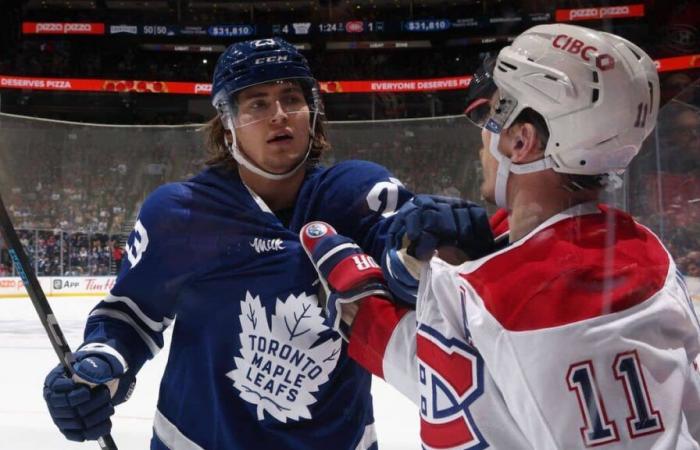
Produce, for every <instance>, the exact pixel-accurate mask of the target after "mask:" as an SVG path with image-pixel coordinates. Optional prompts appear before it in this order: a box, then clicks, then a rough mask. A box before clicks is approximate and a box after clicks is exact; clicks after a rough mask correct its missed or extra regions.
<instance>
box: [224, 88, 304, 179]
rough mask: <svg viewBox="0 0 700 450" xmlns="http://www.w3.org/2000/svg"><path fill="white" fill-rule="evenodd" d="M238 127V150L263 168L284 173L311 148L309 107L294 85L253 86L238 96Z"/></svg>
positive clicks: (300, 91)
mask: <svg viewBox="0 0 700 450" xmlns="http://www.w3.org/2000/svg"><path fill="white" fill-rule="evenodd" d="M237 105H238V106H237V118H236V122H237V124H239V125H238V126H237V127H236V136H237V138H238V145H239V148H240V149H242V150H243V152H244V153H245V154H246V155H247V156H248V158H249V159H251V160H252V161H253V162H254V163H255V164H257V165H258V166H259V167H260V168H262V169H265V170H267V171H269V172H272V173H285V172H287V171H289V170H291V169H292V168H293V167H294V166H296V165H297V164H298V163H299V161H300V160H301V159H302V158H303V157H304V155H305V154H306V151H307V150H308V146H309V139H310V137H309V123H310V121H309V119H310V115H311V113H310V111H309V106H308V104H307V102H306V99H305V97H304V93H303V91H302V89H301V87H300V86H299V85H297V84H296V83H293V82H276V83H266V84H262V85H259V86H252V87H250V88H248V89H246V90H244V91H243V92H241V93H240V94H239V95H238V98H237Z"/></svg>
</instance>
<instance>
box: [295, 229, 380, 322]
mask: <svg viewBox="0 0 700 450" xmlns="http://www.w3.org/2000/svg"><path fill="white" fill-rule="evenodd" d="M299 238H300V240H301V243H302V246H303V247H304V250H305V251H306V254H307V255H308V256H309V259H310V260H311V262H312V263H313V265H314V267H315V268H316V271H317V273H318V275H319V279H320V280H321V283H322V284H323V286H324V289H325V290H326V295H327V301H326V304H325V305H324V310H325V313H326V323H327V325H328V326H330V327H332V328H333V329H335V330H340V319H341V312H342V311H341V310H340V308H341V305H342V304H345V303H351V302H354V301H357V300H361V299H362V298H365V297H368V296H371V295H378V296H382V297H385V298H391V295H390V294H389V291H388V289H387V287H386V284H385V282H384V276H383V274H382V270H381V268H380V267H379V266H378V265H377V263H376V262H375V261H374V259H373V258H372V257H371V256H369V255H367V254H365V253H363V252H362V249H360V247H358V246H357V244H355V243H354V242H353V241H352V240H351V239H349V238H347V237H345V236H341V235H338V234H337V233H336V231H335V230H334V229H333V227H331V226H330V225H328V224H326V223H324V222H311V223H308V224H306V225H305V226H304V227H303V228H302V229H301V231H300V233H299Z"/></svg>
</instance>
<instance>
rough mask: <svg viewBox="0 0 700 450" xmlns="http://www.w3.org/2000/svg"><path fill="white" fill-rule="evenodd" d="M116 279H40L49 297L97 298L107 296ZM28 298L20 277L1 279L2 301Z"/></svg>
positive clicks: (0, 291)
mask: <svg viewBox="0 0 700 450" xmlns="http://www.w3.org/2000/svg"><path fill="white" fill-rule="evenodd" d="M115 280H116V277H39V284H40V285H41V288H42V289H43V290H44V293H45V294H46V296H47V297H96V296H103V295H107V293H108V292H109V290H110V289H111V288H112V286H114V282H115ZM17 297H28V295H27V291H26V290H25V289H24V283H23V282H22V279H21V278H20V277H2V278H0V299H2V298H17Z"/></svg>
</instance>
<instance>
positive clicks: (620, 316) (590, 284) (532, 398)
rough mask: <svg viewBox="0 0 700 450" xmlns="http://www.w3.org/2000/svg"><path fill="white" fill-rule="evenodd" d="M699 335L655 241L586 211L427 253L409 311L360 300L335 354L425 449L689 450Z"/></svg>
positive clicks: (603, 210)
mask: <svg viewBox="0 0 700 450" xmlns="http://www.w3.org/2000/svg"><path fill="white" fill-rule="evenodd" d="M387 311H388V312H387ZM370 314H371V315H375V316H376V315H377V314H383V317H384V319H382V320H381V321H375V323H374V324H372V326H371V327H370V326H368V325H366V324H367V323H368V322H370V321H369V320H368V319H369V317H368V316H369V315H370ZM699 328H700V325H699V324H698V321H697V318H696V316H695V314H694V311H693V309H692V305H691V301H690V299H689V297H688V295H687V292H686V290H685V288H684V284H683V281H682V279H680V278H679V277H678V276H677V274H676V269H675V265H674V264H673V261H672V260H671V258H670V256H669V255H668V253H667V251H666V250H665V248H664V247H663V246H662V245H661V244H660V242H659V240H658V239H657V238H656V236H654V235H653V234H652V233H651V232H650V231H649V230H647V229H646V228H644V227H642V226H641V225H639V224H637V223H636V222H634V220H633V219H632V218H631V217H630V216H628V215H627V214H625V213H622V212H620V211H616V210H613V209H609V208H607V207H605V206H600V207H596V205H593V204H587V205H580V206H578V207H575V208H572V209H571V210H568V211H566V212H564V213H562V214H559V215H557V216H555V217H553V218H551V219H550V220H548V221H547V222H545V223H544V224H542V225H541V226H539V227H538V228H537V229H536V230H534V231H533V232H532V233H530V234H529V235H528V236H526V237H524V238H523V239H521V240H519V241H517V242H515V243H514V244H512V245H510V246H509V247H507V248H505V249H503V250H500V251H498V252H496V253H494V254H492V255H489V256H487V257H485V258H482V259H479V260H476V261H473V262H467V263H465V264H463V265H461V266H451V265H449V264H447V263H445V262H444V261H442V260H440V259H437V258H434V259H433V260H432V261H431V263H430V264H429V266H428V267H427V268H426V270H424V273H423V274H422V277H421V287H420V290H419V298H418V303H417V308H416V311H415V312H412V311H405V310H400V309H399V308H396V307H395V306H393V305H391V304H389V303H388V302H386V301H381V300H378V299H371V301H369V302H367V303H366V305H363V307H362V308H361V309H360V311H359V313H358V316H357V318H356V320H355V324H354V326H353V331H352V337H351V341H350V348H349V353H350V355H351V356H352V357H353V358H357V360H358V361H360V362H361V364H363V365H365V366H367V367H368V368H370V369H371V370H372V371H373V372H374V373H377V374H378V375H381V376H383V377H384V378H385V379H386V381H388V382H389V383H391V384H393V385H394V386H396V387H397V388H398V389H399V390H401V391H402V392H403V393H404V394H405V395H407V396H408V397H409V398H412V399H413V400H414V401H415V402H416V404H417V405H418V406H419V410H420V414H421V438H422V441H423V447H424V448H425V449H441V450H447V449H450V450H456V449H460V450H467V449H469V450H473V449H486V448H490V449H499V450H519V449H534V450H554V449H558V450H572V449H584V448H601V449H615V450H618V449H634V450H642V449H645V450H647V449H656V450H670V449H698V448H700V445H698V442H700V373H699V372H698V367H697V365H696V363H695V362H694V360H695V359H696V358H697V356H698V353H699V352H700V338H699V336H698V333H699Z"/></svg>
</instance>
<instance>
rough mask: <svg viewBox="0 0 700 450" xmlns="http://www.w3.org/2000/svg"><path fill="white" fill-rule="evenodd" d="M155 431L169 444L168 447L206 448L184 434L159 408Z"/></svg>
mask: <svg viewBox="0 0 700 450" xmlns="http://www.w3.org/2000/svg"><path fill="white" fill-rule="evenodd" d="M153 431H154V432H155V434H156V436H158V439H160V440H161V441H162V442H163V443H164V444H165V445H167V446H168V448H176V449H178V450H204V448H202V447H200V446H199V445H197V444H196V443H194V442H193V441H192V440H190V439H189V438H188V437H187V436H185V435H184V434H182V432H181V431H180V430H178V429H177V427H176V426H175V425H174V424H173V423H172V422H170V421H169V420H168V419H167V418H166V417H165V416H164V415H163V413H161V412H160V411H159V410H157V409H156V415H155V418H154V419H153Z"/></svg>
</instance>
